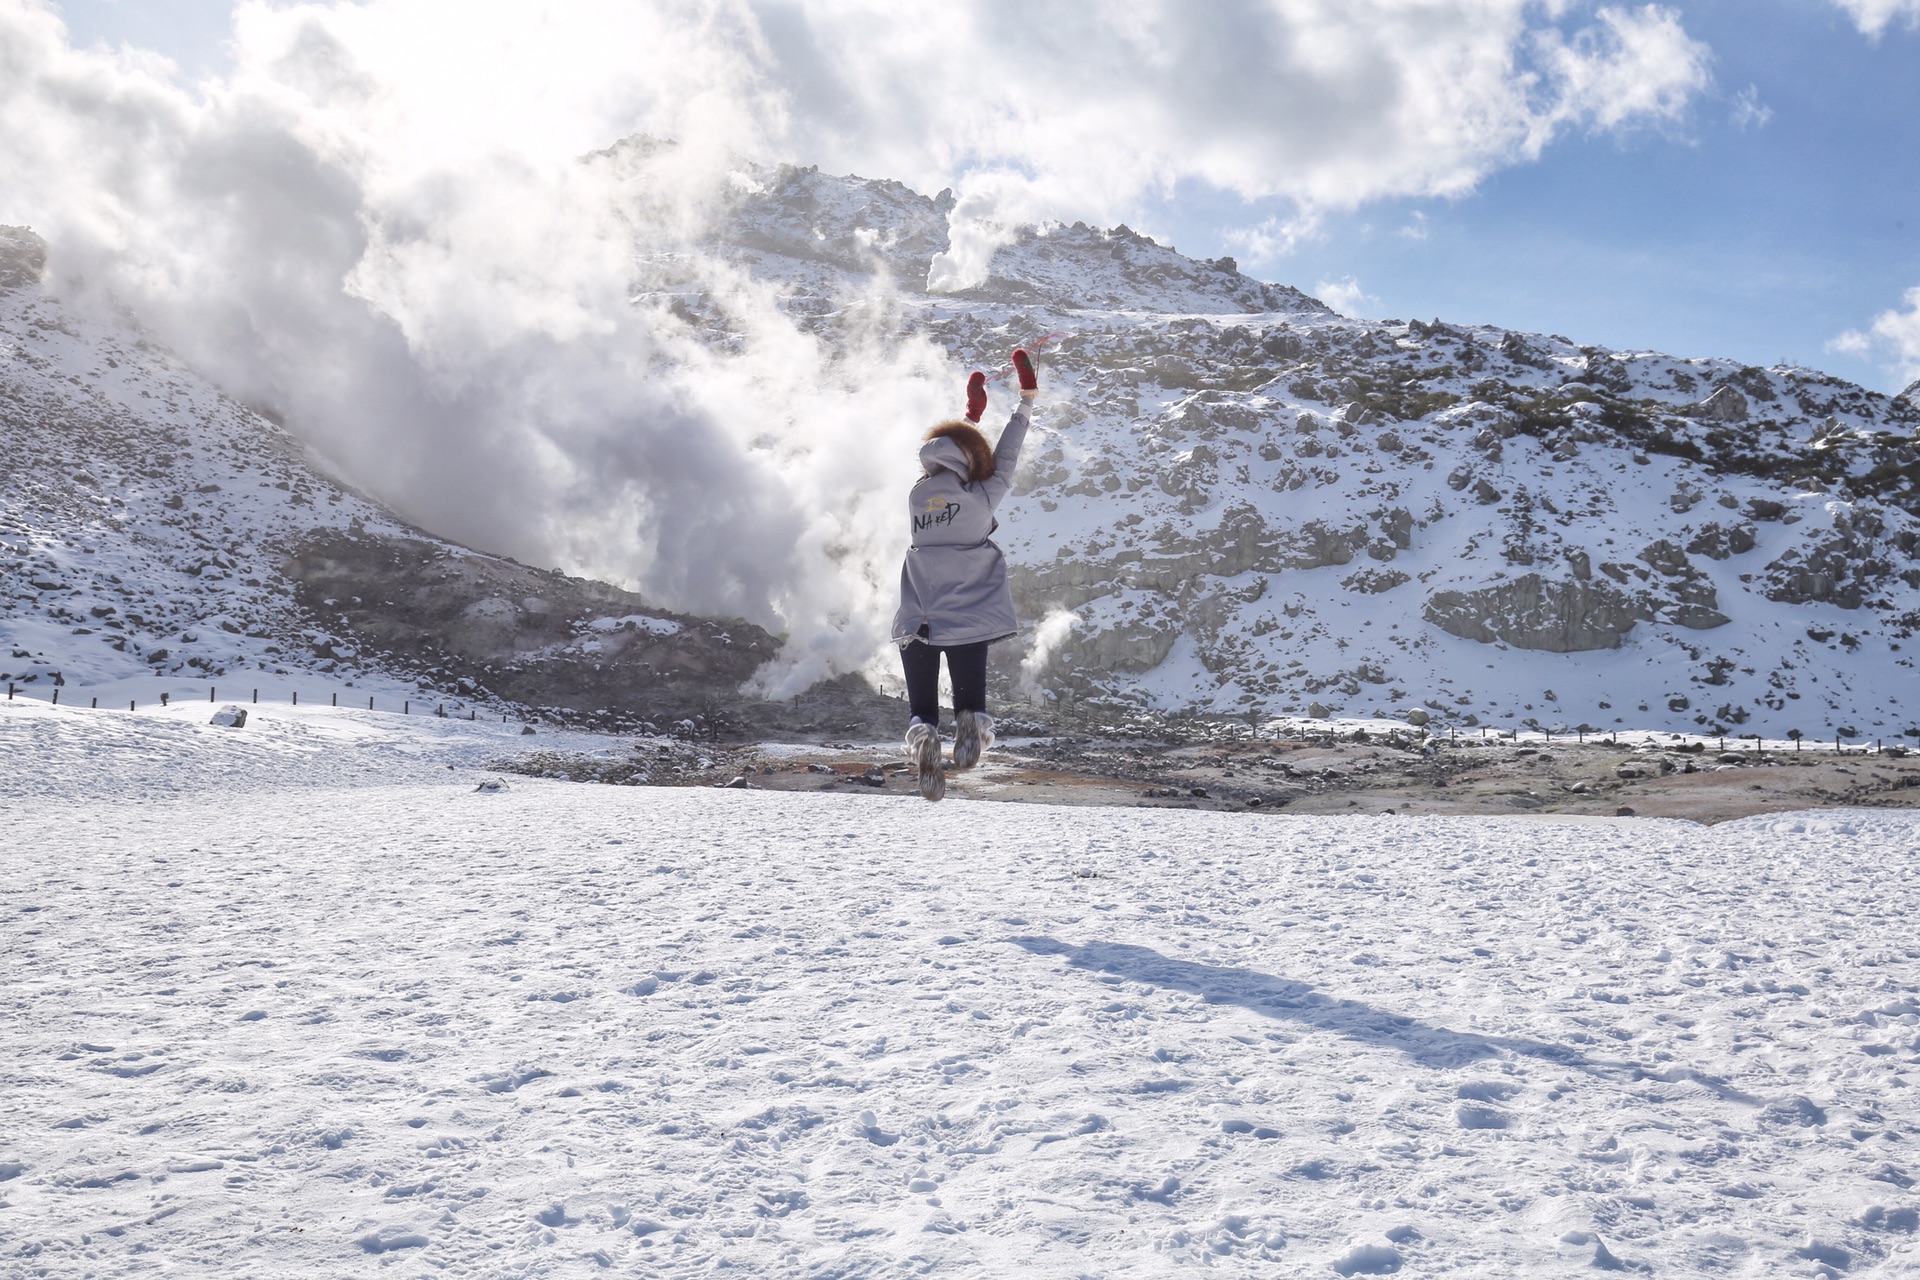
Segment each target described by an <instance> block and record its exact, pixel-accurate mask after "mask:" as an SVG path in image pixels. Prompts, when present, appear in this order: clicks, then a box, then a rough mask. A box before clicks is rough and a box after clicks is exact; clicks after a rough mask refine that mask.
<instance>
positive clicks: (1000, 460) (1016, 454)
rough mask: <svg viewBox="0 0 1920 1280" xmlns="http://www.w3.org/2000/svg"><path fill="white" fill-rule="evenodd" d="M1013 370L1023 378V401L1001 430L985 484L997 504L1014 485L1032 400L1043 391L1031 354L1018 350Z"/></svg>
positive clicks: (1029, 418) (990, 499)
mask: <svg viewBox="0 0 1920 1280" xmlns="http://www.w3.org/2000/svg"><path fill="white" fill-rule="evenodd" d="M1013 369H1014V372H1015V373H1017V374H1018V375H1019V377H1020V403H1019V405H1018V406H1016V407H1015V408H1014V411H1013V414H1012V416H1010V417H1009V418H1008V419H1007V425H1006V426H1005V427H1003V428H1002V429H1001V431H1000V440H999V442H998V443H997V444H995V445H994V446H993V478H992V479H990V480H988V481H987V486H986V487H987V501H989V502H990V503H992V504H993V505H994V506H996V507H997V506H999V505H1000V499H1002V498H1004V497H1005V496H1006V495H1007V490H1008V489H1010V488H1012V487H1013V473H1014V471H1015V469H1016V468H1018V467H1019V465H1020V449H1021V447H1022V446H1023V445H1025V444H1026V442H1027V427H1028V426H1029V425H1030V424H1031V422H1032V420H1033V400H1034V397H1035V396H1037V395H1039V394H1040V381H1039V379H1038V378H1037V377H1035V375H1034V372H1033V358H1032V357H1031V356H1029V355H1028V354H1027V353H1026V352H1025V351H1021V350H1015V351H1014V353H1013Z"/></svg>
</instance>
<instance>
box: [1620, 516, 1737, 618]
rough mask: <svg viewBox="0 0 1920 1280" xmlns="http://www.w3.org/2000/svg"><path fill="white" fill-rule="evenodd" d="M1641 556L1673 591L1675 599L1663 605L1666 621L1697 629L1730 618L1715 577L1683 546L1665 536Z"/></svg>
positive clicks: (1662, 614) (1662, 613)
mask: <svg viewBox="0 0 1920 1280" xmlns="http://www.w3.org/2000/svg"><path fill="white" fill-rule="evenodd" d="M1640 559H1641V560H1642V561H1643V562H1644V563H1646V564H1647V565H1648V566H1649V567H1650V568H1652V569H1653V571H1654V572H1655V573H1658V574H1659V575H1660V576H1661V577H1662V578H1664V579H1665V580H1666V581H1665V583H1664V584H1663V585H1664V586H1665V587H1666V589H1667V591H1668V592H1670V593H1671V595H1672V598H1673V599H1672V603H1671V604H1663V606H1662V607H1661V610H1660V613H1659V615H1658V616H1659V617H1660V618H1661V620H1662V621H1665V622H1671V623H1673V624H1674V625H1675V626H1680V627H1687V628H1690V629H1692V630H1695V631H1710V630H1712V629H1713V628H1714V627H1724V626H1726V625H1727V623H1728V621H1730V619H1728V617H1727V615H1726V614H1724V613H1721V612H1720V597H1719V594H1718V593H1717V592H1716V591H1715V590H1714V588H1713V580H1712V579H1710V578H1708V577H1707V575H1706V574H1704V573H1702V572H1700V570H1699V569H1697V568H1695V567H1694V564H1693V562H1692V561H1691V560H1689V559H1687V553H1686V552H1684V551H1682V550H1681V549H1680V548H1679V547H1677V546H1675V545H1674V544H1673V543H1671V542H1669V541H1667V540H1666V539H1665V538H1661V539H1659V540H1658V541H1656V542H1652V543H1649V544H1648V545H1647V547H1646V549H1645V550H1643V551H1641V553H1640Z"/></svg>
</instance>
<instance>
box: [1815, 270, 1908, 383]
mask: <svg viewBox="0 0 1920 1280" xmlns="http://www.w3.org/2000/svg"><path fill="white" fill-rule="evenodd" d="M1903 301H1904V302H1905V303H1906V309H1905V310H1900V309H1898V308H1894V309H1889V310H1886V311H1882V312H1881V313H1880V314H1879V315H1877V316H1875V317H1874V318H1873V323H1872V324H1870V325H1868V326H1867V328H1866V329H1865V330H1864V331H1863V330H1859V329H1849V330H1848V331H1847V332H1845V333H1843V334H1841V335H1840V336H1839V337H1837V338H1835V339H1834V340H1833V341H1832V342H1830V343H1828V344H1827V346H1828V348H1829V349H1830V350H1833V351H1839V352H1843V353H1845V354H1847V355H1850V356H1857V357H1859V358H1861V359H1863V360H1873V361H1875V362H1877V363H1879V364H1881V365H1883V366H1884V367H1885V368H1886V369H1887V370H1889V371H1890V372H1892V373H1893V374H1894V375H1895V376H1896V377H1898V378H1899V379H1900V381H1901V382H1903V383H1905V382H1912V381H1913V380H1915V379H1920V286H1916V287H1915V288H1912V289H1909V290H1907V292H1906V297H1905V298H1904V299H1903Z"/></svg>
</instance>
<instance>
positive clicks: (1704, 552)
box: [1687, 524, 1755, 560]
mask: <svg viewBox="0 0 1920 1280" xmlns="http://www.w3.org/2000/svg"><path fill="white" fill-rule="evenodd" d="M1754 532H1755V531H1754V528H1753V526H1752V525H1734V526H1732V527H1728V526H1726V525H1720V524H1709V525H1703V526H1701V529H1700V532H1699V533H1697V534H1695V535H1694V537H1693V540H1692V541H1691V542H1689V543H1687V551H1688V552H1689V553H1690V554H1692V555H1697V556H1706V557H1708V558H1709V559H1712V560H1726V559H1729V558H1731V557H1733V556H1737V555H1744V554H1746V553H1747V552H1749V551H1751V550H1753V548H1754V546H1755V538H1754Z"/></svg>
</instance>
